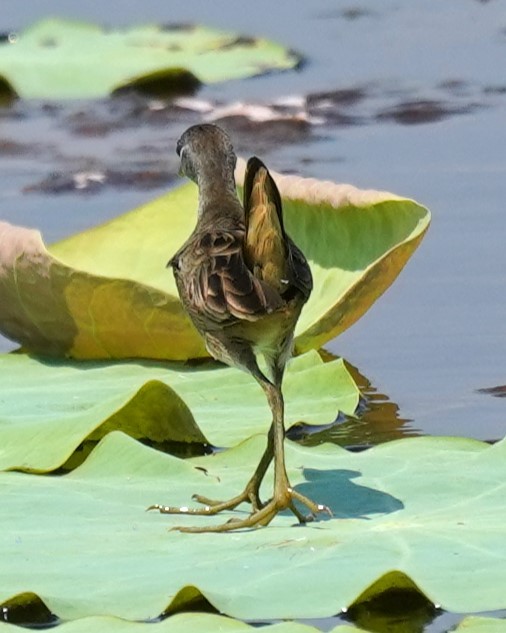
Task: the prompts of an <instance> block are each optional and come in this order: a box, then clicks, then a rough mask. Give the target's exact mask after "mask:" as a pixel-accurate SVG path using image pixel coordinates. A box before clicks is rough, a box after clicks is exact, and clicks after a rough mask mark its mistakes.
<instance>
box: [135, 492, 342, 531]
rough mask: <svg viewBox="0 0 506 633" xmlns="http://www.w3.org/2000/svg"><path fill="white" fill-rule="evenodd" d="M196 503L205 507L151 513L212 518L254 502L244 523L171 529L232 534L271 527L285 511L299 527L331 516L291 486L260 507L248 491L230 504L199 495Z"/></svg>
mask: <svg viewBox="0 0 506 633" xmlns="http://www.w3.org/2000/svg"><path fill="white" fill-rule="evenodd" d="M193 499H195V500H196V501H198V502H199V503H203V504H205V505H204V507H203V508H187V507H181V508H177V507H174V506H163V505H159V504H156V505H152V506H150V507H149V508H147V509H148V510H158V511H159V512H161V513H162V514H191V515H197V516H202V515H203V516H213V515H215V514H218V513H219V512H223V511H224V510H232V509H234V508H235V507H237V506H238V505H239V504H240V503H243V502H245V501H249V502H251V504H252V506H253V511H252V512H251V514H250V515H249V516H248V517H247V518H245V519H230V520H229V521H227V522H226V523H222V524H218V525H207V526H201V527H200V526H176V527H174V528H172V529H173V530H177V531H179V532H190V533H196V532H231V531H232V530H241V529H245V528H257V527H264V526H266V525H268V524H269V523H270V522H271V521H272V519H273V518H274V517H275V516H276V515H277V514H278V513H279V512H282V511H283V510H290V511H291V512H292V513H293V514H294V515H295V516H296V517H297V520H298V521H299V523H308V522H309V521H313V520H314V518H315V517H316V515H317V514H319V513H321V512H325V513H327V514H329V515H330V516H332V512H331V511H330V509H329V508H328V507H327V506H325V505H322V504H319V503H315V502H314V501H312V500H311V499H308V498H307V497H305V496H304V495H302V494H300V493H299V492H297V491H296V490H293V488H291V487H290V486H287V487H286V488H284V489H283V490H280V491H276V490H275V494H274V497H273V498H272V499H271V500H270V501H268V502H267V503H265V504H261V503H260V501H259V499H258V493H256V495H254V496H253V498H251V491H249V490H248V488H246V489H245V490H244V491H243V492H242V493H241V494H240V495H237V496H236V497H233V498H232V499H230V500H229V501H213V500H211V499H208V498H207V497H202V496H200V495H194V496H193ZM295 501H298V502H299V503H301V504H302V505H304V506H306V508H308V510H309V514H308V515H305V514H303V513H302V512H300V510H299V509H298V508H297V507H296V505H295V503H294V502H295Z"/></svg>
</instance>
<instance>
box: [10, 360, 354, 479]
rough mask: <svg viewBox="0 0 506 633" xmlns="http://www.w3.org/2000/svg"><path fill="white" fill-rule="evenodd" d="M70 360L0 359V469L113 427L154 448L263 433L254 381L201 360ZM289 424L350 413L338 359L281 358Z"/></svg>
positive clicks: (33, 465) (57, 454)
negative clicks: (186, 362) (198, 362)
mask: <svg viewBox="0 0 506 633" xmlns="http://www.w3.org/2000/svg"><path fill="white" fill-rule="evenodd" d="M206 365H207V366H204V367H200V368H191V367H185V366H182V365H181V364H177V363H172V364H168V363H167V364H162V363H154V362H151V363H148V362H144V363H134V362H129V363H127V362H123V363H106V362H71V361H51V360H48V359H37V358H31V357H29V356H25V355H24V354H6V355H0V374H1V375H2V377H3V378H2V393H1V394H0V469H3V470H5V469H13V468H16V469H19V470H30V471H39V472H40V471H49V470H54V469H56V468H58V467H59V466H61V465H62V464H63V463H64V462H66V460H67V459H68V458H69V457H70V456H71V455H72V453H73V452H74V451H75V450H76V448H77V447H78V446H79V445H80V444H81V443H82V442H83V441H84V440H86V439H92V440H98V439H100V438H101V437H103V436H104V435H106V433H108V432H110V431H113V430H120V431H123V432H124V433H128V434H129V435H130V436H131V437H134V438H136V439H148V440H150V441H152V442H156V443H162V442H187V443H199V444H210V443H212V444H214V445H215V446H232V445H234V444H237V443H238V442H240V441H242V440H244V439H246V438H247V437H249V436H250V435H252V434H255V433H263V434H264V435H265V434H266V433H267V430H268V428H269V424H270V412H269V409H268V407H267V403H266V401H265V396H264V394H263V392H262V391H261V389H260V388H259V386H258V384H257V383H256V382H255V381H254V380H253V379H252V378H251V377H250V376H249V375H247V374H245V373H243V372H240V371H238V370H237V369H233V368H228V367H223V366H218V365H217V364H215V363H207V364H206ZM284 391H285V395H286V399H287V404H286V425H287V427H289V426H291V425H293V424H296V423H297V422H301V421H304V422H305V423H307V424H329V423H331V422H333V421H334V420H335V418H336V416H337V414H338V413H339V411H342V412H343V413H347V414H353V413H354V411H355V409H356V407H357V405H358V399H359V392H358V389H357V387H356V386H355V383H354V382H353V379H352V378H351V376H350V375H349V373H348V371H347V369H346V367H345V365H344V363H343V361H342V360H335V361H333V362H330V363H324V362H323V361H322V360H321V358H320V357H319V355H318V354H317V352H315V351H312V352H310V353H308V354H305V355H303V356H299V357H297V358H294V359H293V360H292V361H290V362H289V364H288V367H287V372H286V377H285V386H284Z"/></svg>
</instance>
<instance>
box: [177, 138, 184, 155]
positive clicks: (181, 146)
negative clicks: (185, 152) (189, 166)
mask: <svg viewBox="0 0 506 633" xmlns="http://www.w3.org/2000/svg"><path fill="white" fill-rule="evenodd" d="M182 149H183V144H182V143H181V139H179V141H178V142H177V143H176V154H177V155H178V156H181V150H182Z"/></svg>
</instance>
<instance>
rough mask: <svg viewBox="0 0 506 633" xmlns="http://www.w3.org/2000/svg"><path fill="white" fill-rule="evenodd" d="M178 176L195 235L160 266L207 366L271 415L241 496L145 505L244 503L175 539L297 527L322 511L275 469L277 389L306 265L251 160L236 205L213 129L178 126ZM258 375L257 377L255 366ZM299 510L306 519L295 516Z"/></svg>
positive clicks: (279, 451) (278, 458) (280, 441)
mask: <svg viewBox="0 0 506 633" xmlns="http://www.w3.org/2000/svg"><path fill="white" fill-rule="evenodd" d="M176 152H177V154H178V156H179V158H180V161H181V162H180V169H179V174H180V175H181V176H186V177H188V178H189V179H190V180H192V181H193V182H194V183H196V185H197V186H198V194H199V197H198V210H197V222H196V226H195V229H194V230H193V232H192V233H191V235H190V236H189V238H188V239H187V240H186V242H185V243H184V244H183V246H181V248H180V249H179V250H178V251H177V252H176V254H175V255H174V256H173V257H172V258H171V259H170V261H169V263H168V264H167V266H168V267H171V268H172V269H173V273H174V277H175V281H176V286H177V289H178V293H179V296H180V299H181V302H182V304H183V307H184V309H185V310H186V312H187V313H188V315H189V317H190V319H191V320H192V322H193V324H194V325H195V327H196V329H197V330H198V332H199V333H200V334H201V335H202V337H203V338H204V341H205V344H206V347H207V350H208V352H209V353H210V354H211V356H213V357H214V358H215V359H216V360H218V361H221V362H222V363H225V364H227V365H230V366H232V367H236V368H238V369H241V370H243V371H245V372H248V373H249V374H250V375H251V376H253V378H254V379H255V380H256V381H257V383H258V384H259V385H260V387H261V388H262V390H263V392H264V394H265V396H266V398H267V402H268V404H269V407H270V410H271V413H272V422H271V425H270V429H269V432H268V436H267V446H266V448H265V451H264V453H263V455H262V457H261V459H260V462H259V464H258V466H257V467H256V469H255V471H254V473H253V475H252V476H251V478H250V480H249V481H248V483H247V484H246V486H245V488H244V490H243V491H242V492H241V493H239V494H238V495H236V496H235V497H233V498H232V499H229V500H227V501H217V500H213V499H209V498H207V497H204V496H202V495H198V494H196V495H193V499H194V500H195V501H196V502H197V503H199V504H201V505H200V506H197V507H195V508H187V507H181V508H178V507H174V506H165V505H160V504H155V505H153V506H150V507H149V508H148V510H158V511H159V512H161V513H164V514H180V515H182V514H186V515H192V516H195V515H197V516H198V515H204V516H213V515H216V514H218V513H219V512H222V511H225V510H232V509H235V508H236V507H237V506H238V505H240V504H241V503H243V502H247V503H250V504H251V513H250V514H249V515H248V516H247V517H245V518H233V519H231V520H229V521H227V522H225V523H223V524H217V525H200V526H199V525H197V526H188V525H186V526H177V527H176V528H174V529H176V530H180V531H182V532H228V531H232V530H237V529H243V528H255V527H263V526H266V525H268V524H269V523H270V522H271V521H272V519H273V518H274V517H275V516H276V515H277V514H278V513H279V512H282V511H284V510H290V511H291V512H292V513H293V514H294V515H295V516H296V518H297V519H298V521H299V522H300V523H306V522H307V521H310V520H313V519H314V518H315V517H316V515H317V514H318V513H320V512H326V513H328V514H330V510H329V509H328V508H327V507H326V506H324V505H322V504H318V503H315V502H314V501H312V500H311V499H309V498H307V497H305V496H304V495H302V494H300V493H299V492H298V491H296V490H295V489H294V488H293V487H292V486H291V484H290V481H289V478H288V475H287V472H286V465H285V452H284V439H285V426H284V400H283V393H282V381H283V375H284V371H285V366H286V363H287V361H288V359H289V358H290V356H291V354H292V348H293V333H294V329H295V325H296V323H297V320H298V318H299V315H300V313H301V310H302V308H303V306H304V304H305V303H306V302H307V300H308V299H309V296H310V294H311V291H312V288H313V279H312V275H311V270H310V267H309V264H308V262H307V260H306V258H305V256H304V254H303V253H302V251H301V250H300V249H299V248H298V247H297V246H296V245H295V243H294V242H293V240H292V239H291V238H290V237H289V236H288V234H287V233H286V230H285V225H284V220H283V211H282V201H281V196H280V193H279V190H278V188H277V186H276V183H275V182H274V179H273V178H272V176H271V174H270V173H269V170H268V169H267V167H266V166H265V165H264V163H263V162H262V161H261V160H260V159H259V158H257V157H252V158H250V159H249V161H248V163H247V167H246V173H245V179H244V187H243V203H242V204H241V201H240V200H239V197H238V194H237V189H236V182H235V177H234V171H235V167H236V162H237V157H236V154H235V152H234V148H233V145H232V142H231V139H230V137H229V135H228V134H227V133H226V132H225V131H224V130H223V129H221V128H220V127H219V126H217V125H214V124H207V123H206V124H198V125H194V126H192V127H190V128H188V129H187V130H186V131H185V132H184V133H183V134H182V135H181V137H180V139H179V140H178V141H177V145H176ZM259 356H263V358H264V359H265V364H266V367H267V370H266V372H265V373H264V372H263V371H261V369H260V367H259V364H258V358H259ZM266 374H268V375H266ZM272 462H274V489H273V494H272V498H270V499H269V500H268V501H267V502H262V501H261V499H260V485H261V483H262V480H263V479H264V476H265V474H266V472H267V470H268V468H269V466H270V465H271V463H272ZM295 502H298V503H299V504H301V505H302V506H305V507H306V508H307V509H308V510H309V514H304V513H303V512H301V511H300V510H299V508H298V507H297V505H296V503H295Z"/></svg>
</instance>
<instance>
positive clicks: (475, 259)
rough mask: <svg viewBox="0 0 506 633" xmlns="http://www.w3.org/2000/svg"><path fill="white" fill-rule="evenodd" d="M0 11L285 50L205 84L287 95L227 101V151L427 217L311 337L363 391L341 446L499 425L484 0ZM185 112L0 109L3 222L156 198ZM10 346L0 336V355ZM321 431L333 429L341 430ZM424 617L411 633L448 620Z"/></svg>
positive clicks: (504, 104)
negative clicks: (297, 60)
mask: <svg viewBox="0 0 506 633" xmlns="http://www.w3.org/2000/svg"><path fill="white" fill-rule="evenodd" d="M2 8H3V12H2V18H1V26H0V31H2V32H10V31H12V30H16V29H21V28H23V27H24V26H26V25H28V24H30V23H31V22H33V21H35V20H36V19H38V18H39V17H44V16H46V15H48V14H51V15H61V16H67V17H72V18H82V19H88V20H93V21H97V22H100V23H106V24H112V25H115V26H116V25H127V24H131V23H135V22H141V23H145V22H151V21H157V22H163V23H165V22H182V23H186V22H195V21H198V22H201V23H205V24H208V25H211V26H217V27H223V28H227V29H232V30H235V31H239V32H243V33H245V34H248V35H262V36H265V37H269V38H272V39H274V40H276V41H278V42H280V43H282V44H284V45H287V46H288V47H291V48H293V49H294V50H295V51H297V52H298V53H299V54H301V55H302V57H303V61H302V63H301V64H300V67H299V68H298V69H297V70H295V71H290V72H284V73H272V74H268V75H265V76H262V77H257V78H254V79H249V80H244V81H235V82H229V83H226V84H217V85H214V86H211V87H206V88H203V89H202V90H201V91H200V92H199V94H198V99H200V100H202V101H204V102H208V103H210V104H211V107H212V108H217V107H218V106H227V105H230V104H232V103H235V102H237V101H242V102H248V103H252V104H257V105H258V104H260V105H261V104H271V103H278V104H284V105H283V107H284V108H285V109H286V112H288V113H292V114H294V115H296V116H294V117H293V118H292V120H291V121H290V122H289V123H286V122H285V123H284V124H282V126H281V127H279V125H275V124H272V123H271V124H265V123H264V124H260V123H256V124H253V123H247V122H245V121H244V120H241V119H231V118H230V116H229V115H227V110H226V109H224V114H223V116H224V117H226V119H225V121H224V123H225V124H226V125H228V127H229V128H230V130H231V133H232V135H235V137H236V138H237V148H238V150H239V152H240V153H242V154H243V155H244V154H247V153H251V154H253V153H256V154H258V155H259V156H260V157H261V158H262V159H263V160H264V161H265V162H266V163H267V164H268V165H269V167H271V168H272V169H274V170H277V171H280V172H291V173H297V174H300V175H304V176H312V177H317V178H320V179H329V180H332V181H335V182H346V183H351V184H353V185H356V186H358V187H360V188H364V189H366V188H367V189H368V188H372V189H380V190H388V191H393V192H395V193H398V194H400V195H404V196H407V197H413V198H415V199H416V200H417V201H418V202H420V203H422V204H424V205H426V206H428V207H429V208H430V209H431V211H432V214H433V220H432V225H431V227H430V229H429V232H428V234H427V236H426V238H425V239H424V241H423V242H422V244H421V246H420V248H419V249H418V251H417V252H416V253H415V255H414V257H413V258H412V259H411V260H410V261H409V262H408V264H407V266H406V268H405V270H404V271H403V272H402V274H401V275H400V277H399V279H398V280H397V281H396V282H395V283H394V285H393V286H392V287H391V288H390V289H389V290H388V291H387V292H386V293H385V295H384V296H383V297H381V298H380V299H379V300H378V302H377V303H376V304H375V305H374V306H373V308H372V309H371V310H370V311H369V312H368V313H367V314H366V315H365V316H364V317H363V318H362V319H361V320H360V321H359V322H358V323H357V324H355V325H354V326H353V327H352V328H350V330H348V331H346V332H345V333H344V334H342V335H341V336H340V337H339V338H338V339H336V340H334V341H333V342H332V343H331V344H329V345H328V348H327V350H328V351H329V352H331V353H332V354H335V355H338V356H343V357H344V358H345V359H346V360H347V361H348V362H349V363H350V364H351V365H352V366H354V367H355V368H356V369H357V372H359V373H358V374H357V375H358V376H359V377H358V379H357V380H358V382H359V385H361V386H362V387H363V389H364V392H365V393H366V395H368V396H369V398H370V403H369V405H366V410H365V411H364V414H363V416H362V419H361V420H360V421H358V422H356V424H357V425H358V426H357V433H356V443H357V444H368V443H375V442H378V441H384V440H386V439H389V438H391V437H399V436H400V435H416V434H433V435H460V436H467V437H473V438H477V439H482V440H486V441H495V440H497V439H500V438H502V437H504V435H505V432H506V418H505V415H504V408H505V403H504V401H503V400H502V398H501V397H495V396H501V395H504V393H505V390H501V389H500V387H501V385H503V384H504V383H506V362H505V353H504V348H505V343H506V334H505V330H504V324H505V321H506V300H505V298H504V297H503V293H502V291H501V287H502V286H501V283H502V282H503V281H505V277H506V273H505V271H506V249H505V248H504V241H505V237H506V228H505V222H504V215H503V213H504V198H505V195H504V194H505V170H506V153H505V151H504V148H505V147H506V125H505V121H506V118H505V115H506V71H505V65H504V56H505V53H506V16H505V14H504V11H503V7H502V4H501V3H499V2H492V1H486V0H483V1H481V2H480V1H472V0H448V1H447V2H444V3H433V2H428V1H424V0H412V1H411V2H409V3H398V2H396V1H394V0H384V1H383V2H381V3H378V2H374V1H373V0H360V1H354V0H352V1H351V2H332V1H331V0H315V1H313V2H302V1H301V0H294V1H289V0H281V1H278V2H275V3H273V2H270V1H269V0H257V2H255V3H251V4H248V5H247V8H246V5H244V3H237V2H234V1H233V0H219V2H214V3H210V2H206V1H205V0H193V1H192V2H172V3H170V8H169V3H167V2H166V1H165V0H145V1H144V2H142V3H135V2H123V3H121V11H119V10H118V6H117V5H116V4H115V3H111V4H110V5H107V4H106V3H95V2H91V1H83V0H53V1H51V2H49V0H44V1H40V0H24V2H23V3H19V2H16V1H15V0H4V2H3V6H2ZM303 97H304V98H307V99H305V100H304V99H303ZM279 108H281V106H279ZM139 112H141V114H142V116H141V117H139V116H137V114H138V113H139ZM228 112H229V111H228ZM301 113H302V114H303V115H304V116H303V117H302V116H301ZM199 116H200V115H199V114H198V112H191V111H187V113H186V115H185V114H184V113H183V114H179V115H178V116H175V115H174V114H173V113H172V114H170V115H167V116H165V115H164V114H163V113H162V114H160V115H157V113H156V110H154V109H153V108H151V110H150V109H149V107H147V106H146V104H145V103H141V104H139V103H138V102H137V101H136V100H135V99H133V98H130V99H129V98H125V99H124V100H121V99H120V100H117V101H115V102H114V103H112V102H111V101H108V100H104V101H99V102H93V103H85V102H76V101H74V102H70V103H58V104H56V105H54V104H47V103H43V102H16V103H14V104H11V105H7V106H4V107H1V108H0V120H1V122H2V125H1V128H0V217H1V219H3V220H7V221H10V222H13V223H16V224H22V225H26V226H32V227H37V228H39V229H40V230H41V231H42V233H43V235H44V238H45V240H46V242H52V241H55V240H57V239H60V238H62V237H64V236H67V235H70V234H72V233H74V232H76V231H78V230H81V229H83V228H86V227H90V226H93V225H95V224H97V223H99V222H103V221H105V220H107V219H109V218H112V217H115V216H116V215H118V214H120V213H122V212H124V211H127V210H129V209H131V208H133V207H135V206H137V205H139V204H141V203H142V202H144V201H146V200H148V199H151V198H154V197H156V196H157V195H160V194H161V193H163V192H164V191H166V190H167V189H168V188H170V187H172V186H174V185H175V184H177V183H178V181H177V179H176V175H175V173H176V169H177V161H176V156H175V154H174V146H175V139H176V138H177V137H178V136H179V135H180V133H181V131H182V130H183V129H184V128H185V127H186V126H187V125H188V124H191V123H193V122H195V121H196V120H198V119H199ZM297 117H298V118H297ZM139 121H140V123H139ZM94 173H95V174H96V173H99V174H102V173H106V174H107V182H106V183H105V184H104V183H102V182H101V181H100V178H98V179H97V178H95V179H94V178H93V174H94ZM76 174H87V176H85V177H83V178H84V180H83V179H81V181H79V180H76V178H75V175H76ZM90 174H91V176H90ZM79 182H80V184H79ZM76 183H77V186H76ZM168 255H170V254H168ZM13 348H14V346H13V345H12V344H11V343H10V342H9V341H7V340H6V339H0V351H7V350H9V349H13ZM344 424H346V425H348V429H349V426H350V425H352V424H355V422H353V421H350V420H347V421H345V422H344ZM334 433H335V438H334V439H335V440H336V441H339V433H340V431H339V427H336V429H335V430H334ZM352 435H353V434H352ZM353 437H354V439H355V436H353ZM324 439H325V438H324ZM313 440H314V441H319V439H318V438H313V439H312V440H311V439H310V440H308V441H313ZM441 617H442V618H443V619H442V620H441V621H440V623H439V624H437V625H436V623H434V625H433V628H432V629H427V630H433V631H442V630H446V628H448V627H449V626H450V625H451V624H452V622H454V621H456V620H452V619H451V617H453V616H451V617H450V616H441ZM445 618H446V619H445ZM320 624H321V623H320ZM321 626H324V625H323V624H322V625H321ZM386 630H389V629H386ZM403 630H404V629H403ZM405 630H410V631H411V630H416V629H415V628H409V629H405ZM418 630H421V628H420V629H418Z"/></svg>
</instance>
